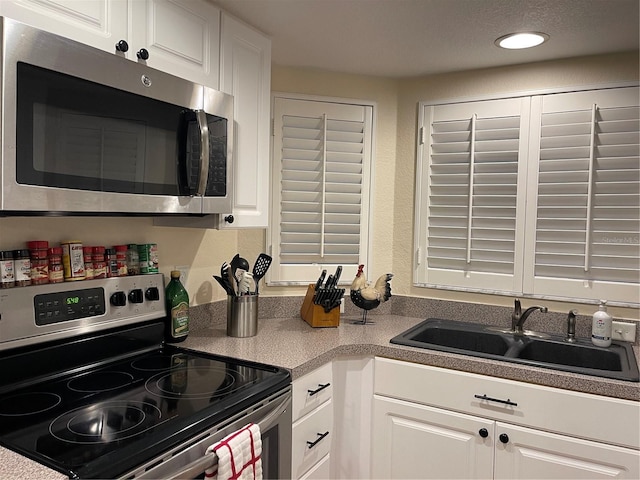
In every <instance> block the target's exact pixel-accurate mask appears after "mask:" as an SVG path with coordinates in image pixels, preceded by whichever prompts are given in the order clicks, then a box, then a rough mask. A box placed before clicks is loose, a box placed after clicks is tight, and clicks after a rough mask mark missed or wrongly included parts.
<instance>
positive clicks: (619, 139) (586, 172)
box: [528, 88, 640, 303]
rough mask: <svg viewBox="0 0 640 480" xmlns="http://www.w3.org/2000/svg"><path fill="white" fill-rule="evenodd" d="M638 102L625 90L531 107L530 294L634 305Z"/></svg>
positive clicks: (639, 229) (639, 210)
mask: <svg viewBox="0 0 640 480" xmlns="http://www.w3.org/2000/svg"><path fill="white" fill-rule="evenodd" d="M639 95H640V92H639V90H638V88H623V89H611V90H598V91H590V92H577V93H568V94H557V95H547V96H543V97H537V98H535V99H534V107H533V109H534V110H535V113H536V117H537V118H538V119H539V120H537V121H536V129H538V130H539V131H536V132H535V133H536V139H535V142H534V141H533V140H532V154H531V157H532V164H533V167H534V168H535V173H536V175H537V179H538V188H537V191H536V189H532V190H533V192H532V194H531V196H530V204H531V205H535V212H532V214H531V217H532V221H531V222H530V231H535V232H536V235H535V244H534V245H532V249H534V254H533V255H532V257H531V258H530V259H529V267H528V273H529V279H530V280H529V282H528V289H529V290H531V291H532V293H536V294H541V295H545V294H546V295H555V296H566V297H571V298H606V299H608V300H615V301H624V302H636V303H637V302H639V301H640V284H639V281H640V240H639V237H640V108H639V103H640V102H639V99H640V96H639ZM533 220H535V224H534V223H533Z"/></svg>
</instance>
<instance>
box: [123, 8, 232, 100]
mask: <svg viewBox="0 0 640 480" xmlns="http://www.w3.org/2000/svg"><path fill="white" fill-rule="evenodd" d="M129 32H130V35H129V38H130V41H129V49H130V50H129V58H131V59H132V60H137V58H136V54H137V52H139V51H140V49H143V48H144V49H146V50H147V51H148V52H149V59H148V60H147V61H146V63H147V64H148V65H149V66H150V67H153V68H157V69H158V70H162V71H165V72H168V73H171V74H173V75H176V76H179V77H183V78H186V79H188V80H191V81H193V82H196V83H201V84H203V85H207V86H209V87H211V88H215V89H217V88H218V85H219V71H220V70H219V59H220V56H219V45H220V43H219V42H220V40H219V39H220V9H219V8H217V7H216V6H215V5H212V4H211V3H209V2H205V1H204V0H180V1H176V0H134V1H133V2H131V22H130V27H129Z"/></svg>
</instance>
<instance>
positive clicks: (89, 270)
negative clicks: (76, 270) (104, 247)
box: [82, 246, 93, 280]
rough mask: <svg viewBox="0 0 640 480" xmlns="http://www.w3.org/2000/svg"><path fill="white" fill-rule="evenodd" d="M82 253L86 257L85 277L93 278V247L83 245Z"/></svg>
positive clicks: (87, 278)
mask: <svg viewBox="0 0 640 480" xmlns="http://www.w3.org/2000/svg"><path fill="white" fill-rule="evenodd" d="M82 255H83V257H84V278H85V279H86V280H91V279H92V278H93V247H87V246H84V247H82Z"/></svg>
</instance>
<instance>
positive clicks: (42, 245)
mask: <svg viewBox="0 0 640 480" xmlns="http://www.w3.org/2000/svg"><path fill="white" fill-rule="evenodd" d="M27 248H28V249H29V250H46V249H47V248H49V242H47V241H46V240H32V241H30V242H27Z"/></svg>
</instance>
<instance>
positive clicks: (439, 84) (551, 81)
mask: <svg viewBox="0 0 640 480" xmlns="http://www.w3.org/2000/svg"><path fill="white" fill-rule="evenodd" d="M625 81H636V82H637V81H638V52H633V53H628V54H618V55H609V56H596V57H586V58H581V59H572V60H563V61H556V62H544V63H539V64H530V65H521V66H514V67H505V68H496V69H489V70H481V71H474V72H461V73H453V74H446V75H437V76H430V77H425V78H417V79H407V80H401V81H396V80H390V79H385V78H377V77H363V76H356V75H344V74H335V73H329V72H322V71H315V70H307V69H293V68H283V67H278V66H274V67H273V70H272V90H273V91H274V92H287V93H300V94H307V95H322V96H329V97H340V98H347V99H361V100H365V101H371V102H375V104H376V110H377V118H376V124H375V132H376V143H375V152H374V154H375V167H374V168H375V170H374V172H373V173H374V179H375V186H374V191H373V193H374V201H373V208H372V210H373V212H374V217H373V222H372V235H371V238H372V241H373V255H372V256H373V261H372V265H371V266H369V267H368V271H370V272H371V275H372V276H376V275H378V272H380V274H381V273H384V272H386V271H392V272H393V273H394V274H395V277H394V279H393V283H392V287H393V291H394V293H396V294H401V295H409V294H410V295H416V296H428V297H433V298H442V299H452V300H461V301H470V302H483V303H490V304H498V305H509V304H511V302H512V299H510V298H502V297H498V296H492V295H478V294H463V293H457V292H449V291H445V290H429V289H423V288H415V287H413V286H412V285H411V279H412V274H411V272H412V269H411V259H412V255H413V192H414V178H413V175H414V164H415V150H416V149H415V139H416V122H417V104H418V102H419V101H423V100H424V101H430V100H434V101H435V100H449V99H454V98H470V97H483V96H491V95H498V94H500V93H504V92H528V91H532V90H539V89H545V88H552V87H557V86H562V87H564V86H567V87H571V86H580V85H597V84H603V83H604V84H606V83H611V82H625ZM36 239H44V240H49V242H51V243H59V242H61V241H63V240H69V239H78V240H81V241H82V242H83V243H84V244H92V245H95V244H100V245H114V244H118V243H150V242H155V243H157V244H158V247H159V254H160V263H161V272H162V273H165V274H167V275H168V273H169V271H170V270H171V269H172V268H173V267H175V266H177V265H191V270H190V272H189V277H188V280H187V289H188V290H189V293H190V296H191V298H192V303H193V304H194V305H199V304H204V303H209V302H211V301H214V300H219V299H222V298H224V294H223V292H222V290H221V288H220V287H219V286H218V285H217V283H215V281H213V279H212V278H211V275H213V274H214V273H217V272H218V271H219V269H220V264H221V263H222V262H223V261H225V260H227V261H228V260H229V259H230V258H231V257H232V256H233V254H234V253H235V252H236V251H239V252H240V253H241V254H242V255H243V256H245V257H246V258H247V259H248V260H249V261H250V262H251V263H253V260H254V259H255V257H256V256H257V254H258V253H260V252H261V251H264V250H265V249H266V247H267V246H266V240H265V232H264V231H263V230H239V231H224V232H219V231H216V230H198V229H182V228H169V227H156V226H154V225H153V221H152V220H151V219H149V218H111V217H104V218H97V217H89V218H83V217H44V218H40V217H17V218H0V250H6V249H15V248H19V247H22V246H23V245H24V242H26V241H28V240H36ZM262 293H263V294H264V295H273V296H275V295H285V294H287V295H288V294H299V295H303V294H304V288H303V287H287V288H284V287H266V288H264V289H263V290H262ZM525 304H526V303H525ZM568 306H569V304H550V307H551V308H552V309H555V310H558V311H566V309H568ZM578 309H580V310H581V313H589V312H590V311H591V310H593V307H592V306H587V307H585V306H584V305H582V306H578ZM613 313H614V315H616V316H618V317H625V318H636V319H638V318H639V315H638V311H637V310H631V309H613Z"/></svg>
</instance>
